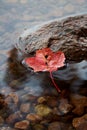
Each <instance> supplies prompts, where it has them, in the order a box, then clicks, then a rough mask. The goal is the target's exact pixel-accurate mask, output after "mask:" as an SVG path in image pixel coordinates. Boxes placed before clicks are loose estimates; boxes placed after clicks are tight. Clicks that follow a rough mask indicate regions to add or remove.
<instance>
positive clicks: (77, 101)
mask: <svg viewBox="0 0 87 130" xmlns="http://www.w3.org/2000/svg"><path fill="white" fill-rule="evenodd" d="M70 100H71V103H72V104H73V106H74V109H73V111H72V112H73V113H74V114H77V115H82V114H83V113H84V109H85V107H87V97H86V96H82V95H78V94H72V95H71V97H70Z"/></svg>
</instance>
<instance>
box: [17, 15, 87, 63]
mask: <svg viewBox="0 0 87 130" xmlns="http://www.w3.org/2000/svg"><path fill="white" fill-rule="evenodd" d="M86 21H87V15H82V16H76V17H69V18H67V19H64V20H61V21H53V22H50V23H47V24H45V25H44V26H42V27H41V26H40V27H38V28H37V29H36V30H35V31H33V32H30V30H26V31H25V32H24V33H23V34H22V35H21V36H20V37H19V41H18V44H17V48H18V49H19V50H21V51H22V52H23V53H26V54H29V53H32V52H35V51H36V50H38V49H41V48H46V47H50V48H51V49H52V50H53V51H58V50H61V51H63V52H64V53H65V55H66V58H67V59H68V60H76V61H77V60H82V59H87V36H86V32H87V25H86ZM74 54H75V56H74Z"/></svg>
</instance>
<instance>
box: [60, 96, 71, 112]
mask: <svg viewBox="0 0 87 130" xmlns="http://www.w3.org/2000/svg"><path fill="white" fill-rule="evenodd" d="M72 108H73V106H72V105H71V104H69V103H68V100H67V99H64V98H62V99H61V100H60V104H59V107H58V110H59V111H60V112H61V114H67V113H68V112H70V111H71V109H72Z"/></svg>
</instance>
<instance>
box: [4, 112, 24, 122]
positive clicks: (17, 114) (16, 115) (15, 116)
mask: <svg viewBox="0 0 87 130" xmlns="http://www.w3.org/2000/svg"><path fill="white" fill-rule="evenodd" d="M21 118H22V115H21V113H20V112H15V113H13V114H11V115H9V116H8V118H6V122H7V123H8V124H12V123H14V122H15V121H16V120H18V119H21Z"/></svg>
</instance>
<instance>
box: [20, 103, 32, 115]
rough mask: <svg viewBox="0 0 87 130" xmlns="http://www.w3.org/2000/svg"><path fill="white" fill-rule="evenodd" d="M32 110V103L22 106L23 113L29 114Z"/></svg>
mask: <svg viewBox="0 0 87 130" xmlns="http://www.w3.org/2000/svg"><path fill="white" fill-rule="evenodd" d="M29 110H30V103H24V104H21V106H20V111H21V112H23V113H28V112H29Z"/></svg>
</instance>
